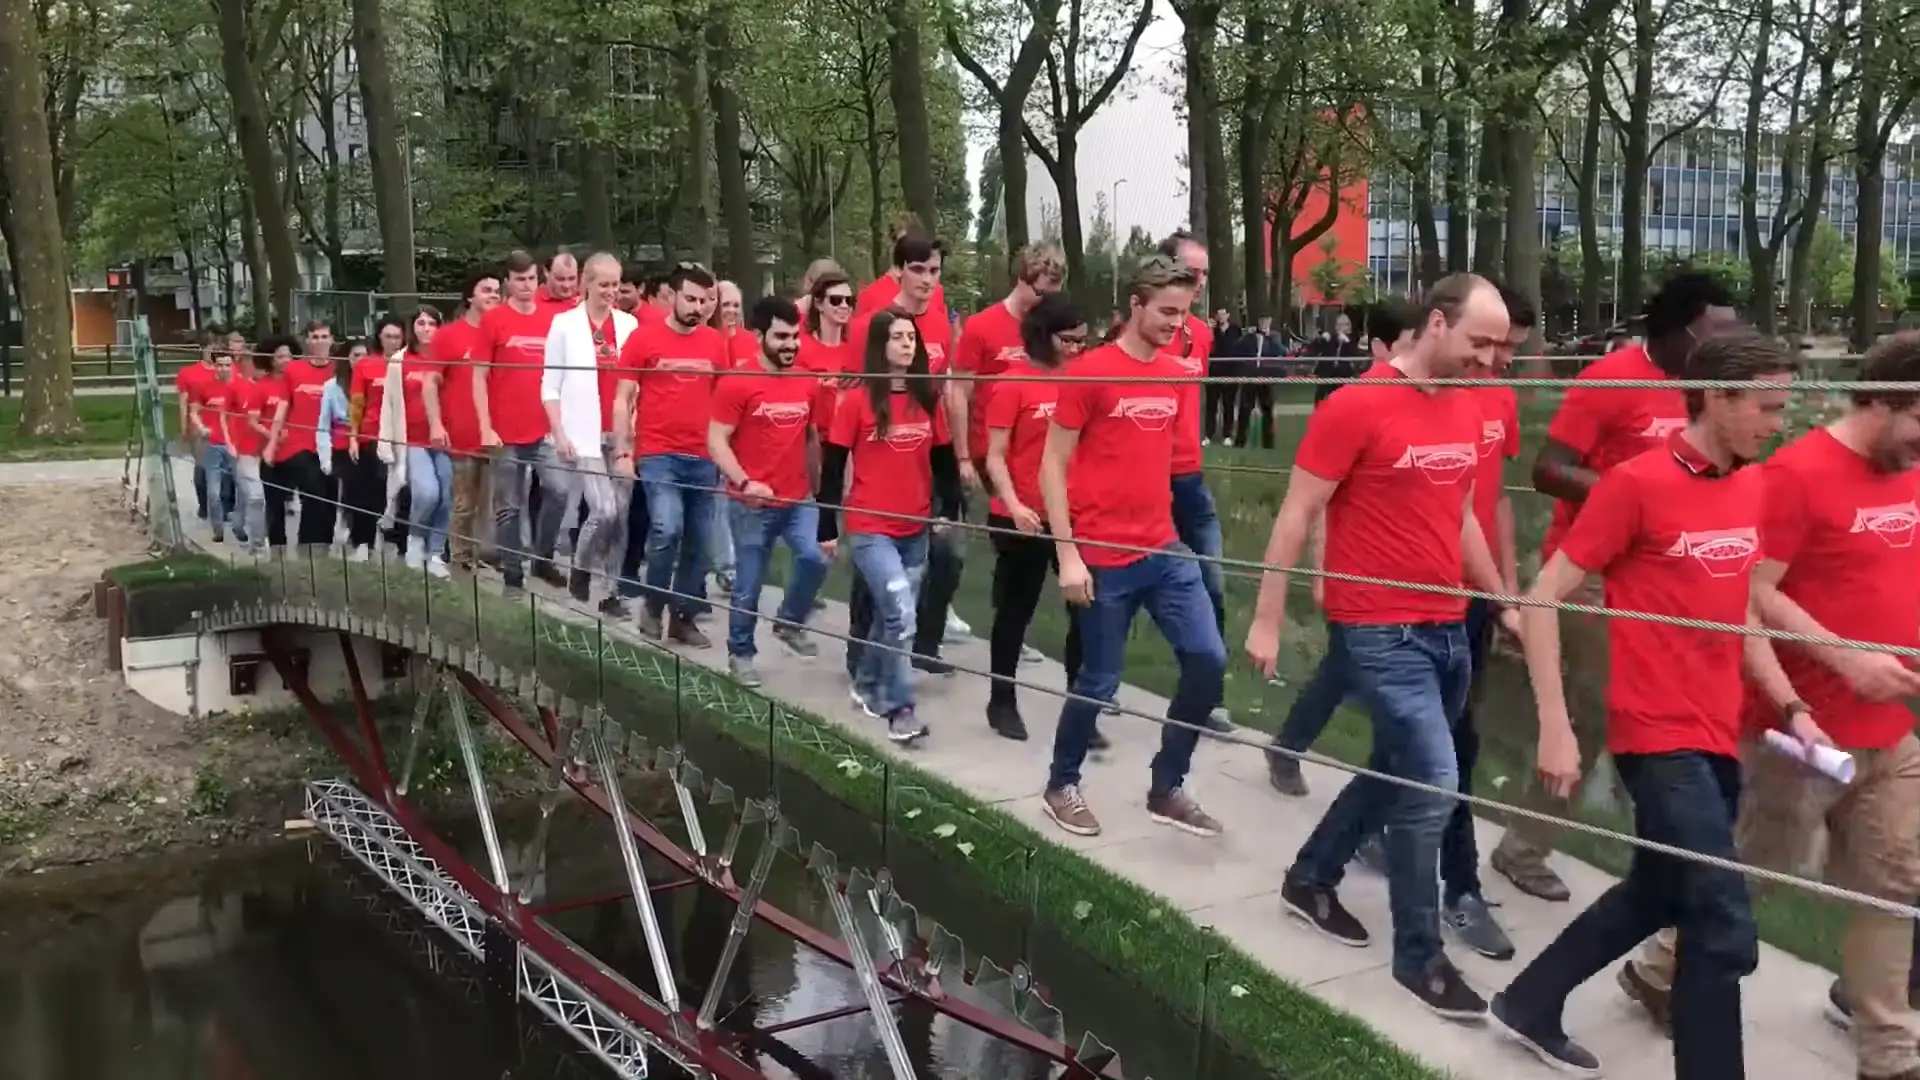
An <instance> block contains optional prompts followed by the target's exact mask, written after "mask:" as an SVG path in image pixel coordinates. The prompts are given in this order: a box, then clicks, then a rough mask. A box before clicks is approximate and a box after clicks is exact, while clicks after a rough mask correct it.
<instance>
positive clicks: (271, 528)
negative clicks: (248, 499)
mask: <svg viewBox="0 0 1920 1080" xmlns="http://www.w3.org/2000/svg"><path fill="white" fill-rule="evenodd" d="M299 351H300V343H299V342H298V341H295V340H294V339H293V338H291V337H287V336H284V335H282V336H278V337H270V338H267V339H265V340H263V341H261V342H260V343H259V344H257V345H255V346H254V347H253V353H254V362H255V363H257V364H264V365H266V373H265V374H263V375H261V376H260V378H259V379H257V380H255V382H254V384H253V389H252V390H251V391H249V393H248V395H247V401H248V406H249V408H250V409H252V410H253V411H254V413H255V422H256V423H257V425H258V428H259V432H260V435H261V436H262V438H261V443H262V445H261V448H260V452H259V454H258V455H257V456H256V457H257V460H258V462H259V467H258V469H257V470H256V472H255V475H256V476H257V477H258V480H257V482H258V484H259V486H260V487H261V488H262V489H263V492H262V500H263V505H264V507H265V511H266V520H265V522H264V526H263V527H264V528H265V530H266V532H265V536H266V541H267V546H268V547H271V548H276V549H284V548H285V547H286V546H287V511H288V502H289V499H290V497H291V496H292V495H293V492H294V488H293V485H292V483H291V480H290V478H288V477H286V476H283V475H281V469H280V466H278V465H276V464H274V458H276V457H278V456H279V454H280V446H281V444H282V443H283V442H284V441H285V440H286V436H287V406H288V405H289V404H290V401H289V398H288V395H287V382H286V370H287V365H288V364H291V363H293V358H294V356H295V355H296V354H297V353H299ZM229 434H231V433H229ZM248 517H249V519H251V517H252V513H251V510H249V513H248ZM261 535H262V534H261V533H259V532H256V531H255V530H254V528H253V523H252V521H251V520H249V522H248V524H247V536H248V537H250V538H252V540H253V541H254V542H255V544H256V545H257V544H258V541H259V539H260V537H261Z"/></svg>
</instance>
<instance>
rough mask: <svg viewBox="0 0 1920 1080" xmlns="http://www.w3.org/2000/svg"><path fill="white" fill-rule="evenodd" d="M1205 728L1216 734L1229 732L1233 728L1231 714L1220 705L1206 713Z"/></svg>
mask: <svg viewBox="0 0 1920 1080" xmlns="http://www.w3.org/2000/svg"><path fill="white" fill-rule="evenodd" d="M1207 730H1208V731H1211V732H1213V733H1214V734H1216V735H1226V734H1230V733H1231V732H1232V731H1233V730H1234V723H1233V714H1232V713H1230V712H1228V711H1227V707H1226V706H1224V705H1222V706H1220V707H1219V708H1217V709H1215V710H1213V712H1211V713H1209V714H1208V715H1207Z"/></svg>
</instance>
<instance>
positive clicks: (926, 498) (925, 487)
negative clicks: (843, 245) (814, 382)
mask: <svg viewBox="0 0 1920 1080" xmlns="http://www.w3.org/2000/svg"><path fill="white" fill-rule="evenodd" d="M865 355H866V364H865V367H864V372H863V375H862V379H861V381H862V382H863V383H864V386H863V387H862V389H860V390H856V391H851V392H849V393H847V394H846V395H845V396H843V397H842V398H841V399H840V403H839V405H838V406H836V407H835V409H834V414H833V423H832V424H831V425H830V427H829V429H828V431H827V439H826V446H825V450H824V452H823V453H822V455H821V456H822V462H821V469H820V493H819V502H820V543H821V547H822V550H823V551H826V552H828V553H831V552H832V551H833V549H834V545H835V542H836V539H837V537H838V536H839V525H838V522H837V521H836V520H835V514H834V509H835V508H836V507H838V508H839V509H841V510H843V511H844V512H845V513H846V516H847V521H846V529H847V546H848V548H849V549H850V550H851V551H852V553H853V565H854V568H855V569H856V570H857V571H858V572H859V574H860V579H861V581H863V582H864V583H865V584H866V587H867V591H868V592H869V593H871V594H872V596H873V597H874V608H875V612H874V618H873V619H872V621H871V622H870V623H869V624H868V629H867V632H866V634H865V635H863V637H864V638H865V640H866V642H867V643H868V645H867V647H864V648H857V649H856V647H852V646H850V647H849V649H848V653H849V656H848V665H849V668H850V670H851V673H852V675H853V699H854V701H855V703H856V704H858V705H859V706H860V707H861V708H862V709H864V710H865V711H866V712H867V713H868V714H870V715H872V716H876V717H885V718H886V721H887V736H888V738H891V739H893V740H894V741H896V742H912V741H913V740H915V739H918V738H920V737H921V736H923V735H925V734H926V733H927V726H926V724H924V723H922V722H921V721H920V720H919V719H918V718H917V717H915V715H914V710H913V684H912V680H911V678H910V676H909V650H910V648H911V646H912V642H913V628H914V621H915V615H914V612H915V607H916V603H915V594H916V592H917V591H918V589H919V582H920V575H921V571H922V569H923V568H924V567H925V566H926V562H927V540H928V531H927V527H928V525H929V523H931V522H933V521H934V520H936V519H935V516H934V515H935V511H936V509H937V510H938V519H939V520H943V521H952V520H956V519H957V518H958V517H959V516H960V462H959V460H958V459H957V458H955V457H954V453H953V442H952V439H951V438H950V437H949V435H948V432H947V422H946V410H944V409H942V408H940V391H939V387H938V386H937V385H936V384H935V383H934V381H933V379H932V377H931V375H930V374H929V372H928V370H927V350H926V346H925V345H923V344H922V343H921V341H920V333H919V331H918V330H917V329H916V328H915V327H914V325H913V319H912V317H911V316H907V315H903V314H900V313H898V312H896V311H893V310H891V309H888V310H886V311H882V312H880V313H879V314H877V315H875V316H874V317H873V320H872V322H871V323H870V324H869V329H868V331H867V340H866V354H865ZM849 464H851V465H852V467H853V480H852V482H851V483H848V482H847V467H848V465H849ZM843 492H844V494H843ZM936 527H938V526H936Z"/></svg>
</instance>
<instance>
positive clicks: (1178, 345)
mask: <svg viewBox="0 0 1920 1080" xmlns="http://www.w3.org/2000/svg"><path fill="white" fill-rule="evenodd" d="M1166 355H1168V356H1170V357H1172V358H1173V361H1174V363H1175V365H1177V366H1178V368H1179V371H1178V374H1184V375H1186V376H1187V377H1188V378H1190V379H1193V380H1194V381H1193V382H1191V383H1186V384H1183V385H1181V386H1178V387H1173V388H1172V389H1174V390H1175V391H1176V392H1177V393H1178V394H1179V396H1180V423H1179V426H1177V427H1175V428H1174V430H1173V475H1174V476H1185V475H1187V474H1188V473H1197V472H1199V471H1200V427H1201V413H1202V412H1204V411H1205V410H1203V409H1202V408H1201V402H1202V401H1203V400H1204V394H1205V388H1204V386H1203V385H1202V384H1201V383H1200V382H1199V380H1201V379H1204V378H1206V376H1207V361H1208V358H1210V357H1211V356H1212V355H1213V327H1211V326H1208V325H1207V323H1206V320H1205V319H1202V318H1200V317H1198V316H1196V315H1189V316H1187V325H1186V327H1185V328H1184V329H1183V330H1181V331H1180V332H1179V333H1177V334H1175V335H1174V336H1173V343H1172V344H1171V345H1169V346H1168V348H1167V353H1166Z"/></svg>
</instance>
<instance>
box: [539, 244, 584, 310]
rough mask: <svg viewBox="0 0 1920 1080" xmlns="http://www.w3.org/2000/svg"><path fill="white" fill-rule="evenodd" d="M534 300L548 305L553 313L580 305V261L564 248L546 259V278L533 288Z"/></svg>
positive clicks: (543, 305) (541, 304)
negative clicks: (542, 282)
mask: <svg viewBox="0 0 1920 1080" xmlns="http://www.w3.org/2000/svg"><path fill="white" fill-rule="evenodd" d="M533 299H534V302H535V303H537V304H539V305H540V306H541V307H550V308H552V309H553V312H554V314H556V315H558V314H559V313H560V312H562V311H570V310H572V309H573V308H577V307H579V306H580V261H579V260H578V259H575V258H574V257H573V255H572V254H570V253H569V252H567V251H566V250H565V249H561V250H560V251H556V252H554V253H553V258H551V259H548V260H547V280H546V282H545V283H544V284H542V285H541V286H540V288H539V289H537V290H535V292H534V294H533Z"/></svg>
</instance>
